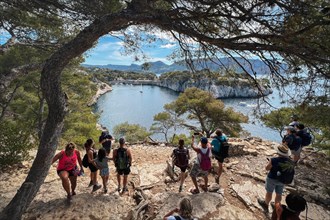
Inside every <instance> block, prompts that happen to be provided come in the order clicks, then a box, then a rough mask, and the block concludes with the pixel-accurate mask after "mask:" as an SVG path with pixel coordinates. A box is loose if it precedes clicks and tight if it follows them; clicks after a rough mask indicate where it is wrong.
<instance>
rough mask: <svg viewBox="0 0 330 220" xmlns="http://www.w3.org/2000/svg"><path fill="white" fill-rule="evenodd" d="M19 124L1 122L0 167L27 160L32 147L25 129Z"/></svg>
mask: <svg viewBox="0 0 330 220" xmlns="http://www.w3.org/2000/svg"><path fill="white" fill-rule="evenodd" d="M20 126H21V125H20V123H15V122H12V121H2V122H1V125H0V146H1V147H0V165H1V167H3V166H8V165H13V164H17V163H19V162H21V161H23V160H27V159H29V150H30V149H32V147H33V145H32V143H31V140H30V137H31V136H30V135H29V133H28V132H26V131H27V130H26V129H21V128H20Z"/></svg>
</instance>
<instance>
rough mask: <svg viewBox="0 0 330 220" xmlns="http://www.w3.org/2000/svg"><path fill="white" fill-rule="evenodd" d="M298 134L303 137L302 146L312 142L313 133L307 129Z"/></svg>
mask: <svg viewBox="0 0 330 220" xmlns="http://www.w3.org/2000/svg"><path fill="white" fill-rule="evenodd" d="M297 135H298V136H299V137H300V138H301V146H303V147H305V146H308V145H310V144H311V143H312V135H311V134H310V133H308V132H307V131H301V132H298V133H297Z"/></svg>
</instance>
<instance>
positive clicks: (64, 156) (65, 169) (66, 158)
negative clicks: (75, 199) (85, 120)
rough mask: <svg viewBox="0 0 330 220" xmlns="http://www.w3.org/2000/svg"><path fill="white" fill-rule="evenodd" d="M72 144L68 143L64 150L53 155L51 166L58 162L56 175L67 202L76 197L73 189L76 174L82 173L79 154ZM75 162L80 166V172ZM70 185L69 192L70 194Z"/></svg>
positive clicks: (75, 182) (74, 187)
mask: <svg viewBox="0 0 330 220" xmlns="http://www.w3.org/2000/svg"><path fill="white" fill-rule="evenodd" d="M75 148H76V146H75V144H74V143H68V144H67V145H66V146H65V150H64V151H63V150H62V151H61V152H59V153H58V154H56V155H55V157H54V158H53V160H52V164H53V163H54V162H55V161H57V160H59V162H58V166H57V174H58V175H59V177H60V178H61V180H62V186H63V188H64V190H65V191H66V193H67V199H68V201H71V198H72V196H74V195H76V192H75V189H76V186H77V176H78V173H79V172H80V173H83V172H84V169H83V166H82V161H81V157H80V152H79V151H78V150H76V149H75ZM77 161H78V163H79V166H80V171H79V170H78V168H77ZM70 183H71V192H70Z"/></svg>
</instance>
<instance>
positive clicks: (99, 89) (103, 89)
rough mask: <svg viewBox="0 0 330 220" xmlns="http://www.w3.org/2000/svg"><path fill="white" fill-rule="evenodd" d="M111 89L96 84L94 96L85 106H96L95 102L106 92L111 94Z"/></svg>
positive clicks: (102, 84) (105, 84)
mask: <svg viewBox="0 0 330 220" xmlns="http://www.w3.org/2000/svg"><path fill="white" fill-rule="evenodd" d="M111 91H112V87H111V86H110V85H109V84H107V83H104V82H97V91H96V94H95V95H94V96H93V97H92V99H91V100H90V101H89V103H88V104H87V106H89V107H90V106H93V105H95V104H96V102H97V100H98V99H99V98H100V97H101V95H104V94H105V93H107V92H111Z"/></svg>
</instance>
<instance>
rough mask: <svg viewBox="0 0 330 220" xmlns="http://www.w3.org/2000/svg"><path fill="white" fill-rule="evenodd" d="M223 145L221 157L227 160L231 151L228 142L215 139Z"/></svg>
mask: <svg viewBox="0 0 330 220" xmlns="http://www.w3.org/2000/svg"><path fill="white" fill-rule="evenodd" d="M215 138H216V139H217V140H218V141H219V142H220V144H221V146H220V155H219V156H220V157H222V158H226V157H228V156H229V154H228V151H229V144H228V142H227V141H221V140H220V139H219V138H218V137H215Z"/></svg>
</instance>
